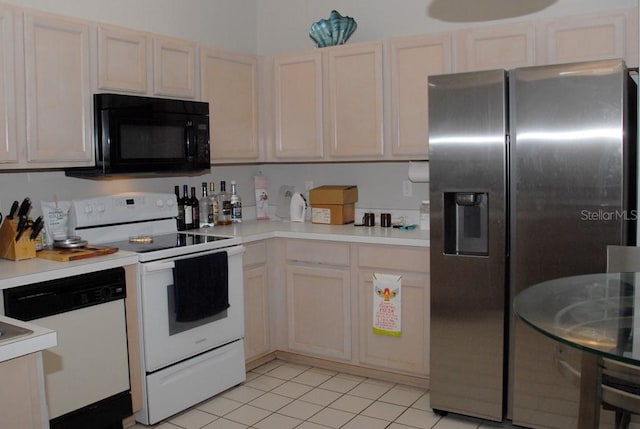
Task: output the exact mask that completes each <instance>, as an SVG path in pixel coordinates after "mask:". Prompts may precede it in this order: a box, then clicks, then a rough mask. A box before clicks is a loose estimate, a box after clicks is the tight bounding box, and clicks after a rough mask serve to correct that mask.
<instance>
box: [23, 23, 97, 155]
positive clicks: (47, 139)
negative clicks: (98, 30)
mask: <svg viewBox="0 0 640 429" xmlns="http://www.w3.org/2000/svg"><path fill="white" fill-rule="evenodd" d="M24 53H25V79H26V111H27V161H28V163H34V164H35V163H38V164H39V165H38V166H39V167H54V166H82V165H91V164H93V146H92V142H91V116H92V108H91V82H90V72H89V67H90V64H89V25H88V24H87V23H85V22H81V21H74V20H68V19H62V18H58V17H52V16H48V15H37V14H31V13H25V15H24Z"/></svg>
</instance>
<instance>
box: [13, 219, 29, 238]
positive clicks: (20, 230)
mask: <svg viewBox="0 0 640 429" xmlns="http://www.w3.org/2000/svg"><path fill="white" fill-rule="evenodd" d="M28 226H29V223H28V221H27V217H26V216H20V220H18V226H17V227H16V241H18V240H20V238H22V234H23V233H24V231H25V230H26V229H27V227H28Z"/></svg>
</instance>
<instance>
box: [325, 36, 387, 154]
mask: <svg viewBox="0 0 640 429" xmlns="http://www.w3.org/2000/svg"><path fill="white" fill-rule="evenodd" d="M326 70H327V82H328V83H327V91H328V92H327V93H328V96H327V100H328V107H327V110H328V114H329V121H328V123H329V139H328V140H329V145H330V146H329V154H330V156H331V158H333V159H336V160H347V159H357V160H363V159H378V158H381V157H382V156H383V155H384V147H383V138H382V135H383V134H382V120H383V118H382V112H383V110H382V92H383V91H382V86H383V83H382V44H380V43H368V44H361V45H349V46H340V47H335V48H328V50H327V67H326Z"/></svg>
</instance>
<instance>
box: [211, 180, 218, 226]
mask: <svg viewBox="0 0 640 429" xmlns="http://www.w3.org/2000/svg"><path fill="white" fill-rule="evenodd" d="M209 216H210V219H209V223H211V225H217V224H218V196H217V195H216V184H215V183H214V182H211V183H209Z"/></svg>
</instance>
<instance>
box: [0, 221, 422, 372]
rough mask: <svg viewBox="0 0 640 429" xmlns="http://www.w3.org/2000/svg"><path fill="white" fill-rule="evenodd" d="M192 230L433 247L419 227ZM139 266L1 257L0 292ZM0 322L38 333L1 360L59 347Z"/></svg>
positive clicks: (52, 338)
mask: <svg viewBox="0 0 640 429" xmlns="http://www.w3.org/2000/svg"><path fill="white" fill-rule="evenodd" d="M190 232H194V233H197V234H212V235H225V236H233V237H238V238H240V239H241V241H242V243H250V242H253V241H258V240H265V239H269V238H299V239H306V240H328V241H342V242H350V243H368V244H387V245H397V246H418V247H429V231H423V230H420V229H418V228H416V229H413V230H401V229H398V228H382V227H380V226H374V227H366V226H354V225H353V224H347V225H320V224H312V223H310V222H304V223H302V222H289V221H280V220H250V221H245V222H243V223H239V224H232V225H228V226H215V227H206V228H200V229H196V230H192V231H190ZM137 262H138V257H137V255H136V254H135V253H132V252H125V251H118V252H116V253H113V254H110V255H105V256H97V257H94V258H87V259H80V260H77V261H71V262H57V261H51V260H48V259H41V258H37V257H36V258H32V259H26V260H22V261H10V260H6V259H0V290H2V289H6V288H10V287H15V286H21V285H26V284H31V283H38V282H41V281H46V280H53V279H58V278H63V277H70V276H74V275H78V274H84V273H87V272H92V271H100V270H106V269H109V268H115V267H120V266H125V265H133V264H136V263H137ZM0 312H2V309H0ZM0 321H2V322H6V323H10V324H13V325H18V326H22V327H26V328H27V329H30V330H32V331H33V334H30V335H28V336H23V337H16V338H15V339H9V340H6V341H4V342H3V341H0V362H2V361H5V360H8V359H12V358H15V357H18V356H23V355H26V354H29V353H34V352H37V351H40V350H44V349H46V348H50V347H54V346H55V345H56V344H57V337H56V333H55V332H54V331H51V330H49V329H46V328H42V327H40V326H36V325H33V324H30V323H28V322H21V321H18V320H15V319H12V318H9V317H5V316H0Z"/></svg>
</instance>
